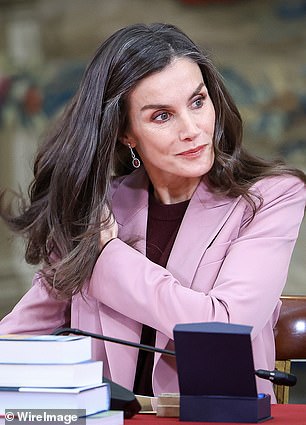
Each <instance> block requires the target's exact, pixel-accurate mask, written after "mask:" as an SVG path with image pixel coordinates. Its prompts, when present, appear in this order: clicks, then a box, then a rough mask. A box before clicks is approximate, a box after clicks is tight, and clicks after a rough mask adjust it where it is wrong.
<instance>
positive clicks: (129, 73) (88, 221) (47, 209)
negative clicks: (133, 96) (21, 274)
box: [0, 24, 306, 297]
mask: <svg viewBox="0 0 306 425" xmlns="http://www.w3.org/2000/svg"><path fill="white" fill-rule="evenodd" d="M178 57H187V58H190V59H191V60H193V61H194V62H195V63H197V64H198V65H199V67H200V69H201V72H202V74H203V78H204V82H205V84H206V86H207V89H208V92H209V95H210V97H211V99H212V102H213V105H214V108H215V113H216V122H215V132H214V150H215V161H214V164H213V167H212V169H211V170H210V172H209V173H208V176H207V177H208V181H209V183H210V186H211V190H213V191H216V192H219V193H221V194H226V195H227V196H231V197H237V196H239V195H242V196H244V197H245V198H246V199H248V201H249V202H251V203H252V200H251V197H250V193H249V189H250V187H251V186H252V184H253V183H254V182H255V181H257V180H259V179H262V178H263V177H265V176H272V175H280V174H285V173H289V174H293V175H296V176H298V177H300V178H301V179H302V180H304V181H306V177H305V175H304V174H303V173H302V172H301V171H299V170H295V169H290V168H288V167H286V166H285V165H284V164H283V163H281V162H269V161H265V160H262V159H258V158H256V157H254V156H252V155H250V154H249V153H247V152H246V151H245V150H244V149H243V147H242V145H241V143H242V122H241V117H240V114H239V112H238V110H237V108H236V106H235V104H234V102H233V100H232V98H231V96H230V95H229V93H228V91H227V90H226V88H225V87H224V84H223V82H222V78H221V77H220V75H219V73H218V71H217V70H216V68H215V66H214V65H213V64H212V62H211V60H210V59H209V57H208V55H207V54H206V53H205V52H203V51H202V50H201V49H200V48H199V47H198V46H197V45H195V44H194V42H193V41H192V40H190V38H189V37H188V36H187V35H185V34H184V33H183V32H182V31H181V30H179V29H178V28H176V27H175V26H173V25H166V24H151V25H144V24H135V25H131V26H128V27H126V28H123V29H120V30H119V31H117V32H115V33H114V34H113V35H112V36H111V37H109V38H108V39H107V40H106V41H104V42H103V43H102V44H101V45H100V47H99V48H98V50H97V52H96V54H95V55H94V57H93V59H92V61H91V62H90V63H89V65H88V67H87V69H86V70H85V73H84V76H83V79H82V81H81V84H80V86H79V89H78V91H77V93H76V95H75V96H74V97H73V99H72V100H71V102H70V104H69V105H68V106H67V108H66V110H65V111H64V113H63V114H62V116H61V117H60V118H59V119H58V120H57V122H56V124H55V125H54V126H53V127H52V128H51V130H50V131H49V133H48V134H47V135H46V136H45V140H44V142H43V143H42V145H41V147H40V148H39V150H38V153H37V157H36V160H35V165H34V180H33V182H32V184H31V186H30V188H29V198H30V201H29V202H26V203H24V202H22V203H21V204H20V208H19V211H18V213H15V214H14V213H12V211H11V209H10V208H7V206H6V207H5V206H4V194H2V196H1V207H0V214H1V216H2V218H3V219H4V220H5V221H6V223H7V224H8V225H9V226H10V227H11V229H13V230H14V231H17V232H19V233H21V234H23V235H24V236H25V238H26V241H27V247H26V253H25V258H26V261H27V262H29V263H31V264H42V270H43V273H44V276H45V279H46V282H47V285H48V287H50V288H55V289H56V293H57V294H58V295H59V296H61V297H71V296H72V295H73V294H75V293H78V292H79V291H81V290H82V287H83V285H84V283H85V282H86V281H87V279H88V278H89V277H90V275H91V272H92V269H93V267H94V264H95V262H96V260H97V257H98V255H99V233H100V230H101V229H103V228H105V227H106V226H109V225H110V221H111V218H110V216H108V217H105V219H104V220H103V221H101V217H102V216H103V209H104V208H105V206H107V207H108V208H109V211H111V200H110V195H109V193H110V184H111V181H112V178H113V176H114V174H115V175H122V174H126V173H128V172H130V170H129V169H128V166H127V164H128V163H129V160H128V159H127V157H126V155H127V154H128V153H129V152H128V149H127V148H126V147H125V146H124V145H123V144H122V143H121V142H119V140H118V139H119V137H120V135H121V134H123V133H124V131H125V129H126V128H127V125H128V99H129V93H130V92H131V90H132V89H133V88H134V87H135V86H136V85H137V83H138V82H139V81H140V80H142V79H143V78H145V77H147V76H149V75H150V74H152V73H155V72H159V71H161V70H163V69H164V68H165V67H167V65H169V64H170V63H171V61H172V60H173V59H174V58H178ZM253 207H254V204H253Z"/></svg>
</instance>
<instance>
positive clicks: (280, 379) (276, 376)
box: [255, 369, 297, 387]
mask: <svg viewBox="0 0 306 425" xmlns="http://www.w3.org/2000/svg"><path fill="white" fill-rule="evenodd" d="M255 375H256V376H258V377H259V378H262V379H268V380H269V381H271V382H273V384H276V385H285V386H287V387H293V386H294V385H295V384H296V381H297V378H296V376H295V375H292V374H291V373H286V372H280V371H279V370H276V369H275V370H264V369H258V370H255Z"/></svg>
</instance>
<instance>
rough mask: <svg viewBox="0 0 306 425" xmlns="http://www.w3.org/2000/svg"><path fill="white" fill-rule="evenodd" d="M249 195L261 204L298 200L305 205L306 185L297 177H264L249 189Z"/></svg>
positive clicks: (287, 175)
mask: <svg viewBox="0 0 306 425" xmlns="http://www.w3.org/2000/svg"><path fill="white" fill-rule="evenodd" d="M250 195H251V196H252V195H254V196H255V197H260V198H261V200H262V202H263V203H267V202H269V201H272V200H278V201H281V200H282V199H283V200H284V199H289V198H298V199H300V201H301V202H304V204H305V202H306V185H305V183H304V182H303V181H302V180H301V179H299V178H298V177H295V176H292V175H289V174H285V175H281V176H271V177H265V178H263V179H261V180H259V181H258V182H256V183H255V184H254V185H253V186H252V187H251V189H250Z"/></svg>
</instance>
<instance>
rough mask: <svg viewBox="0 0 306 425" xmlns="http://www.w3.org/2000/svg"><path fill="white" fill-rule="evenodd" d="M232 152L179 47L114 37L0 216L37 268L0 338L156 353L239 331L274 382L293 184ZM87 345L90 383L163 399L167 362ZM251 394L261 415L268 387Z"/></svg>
mask: <svg viewBox="0 0 306 425" xmlns="http://www.w3.org/2000/svg"><path fill="white" fill-rule="evenodd" d="M241 141H242V124H241V118H240V115H239V112H238V111H237V108H236V106H235V105H234V103H233V101H232V99H231V97H230V96H229V94H228V92H227V91H226V89H225V87H224V85H223V83H222V80H221V78H220V76H219V75H218V73H217V71H216V69H215V67H214V66H213V65H212V63H211V62H210V60H209V59H208V58H207V56H206V55H205V54H204V53H203V52H201V50H200V49H199V47H197V46H196V45H195V44H194V43H193V42H192V41H191V40H190V39H189V38H188V37H187V36H186V35H185V34H183V33H182V32H181V31H180V30H179V29H177V28H175V27H174V26H171V25H163V24H152V25H141V24H139V25H132V26H129V27H127V28H123V29H121V30H119V31H117V32H116V33H114V34H113V35H112V36H111V37H110V38H109V39H108V40H106V41H105V42H104V43H103V44H102V45H101V46H100V48H99V49H98V51H97V53H96V55H95V56H94V58H93V60H92V62H91V63H90V64H89V66H88V68H87V70H86V72H85V75H84V78H83V81H82V82H81V85H80V88H79V91H78V92H77V94H76V95H75V97H74V99H73V100H72V102H71V103H70V105H69V106H68V108H67V110H66V112H65V113H64V115H63V116H62V117H61V119H60V120H59V121H58V123H57V125H56V127H55V128H54V129H52V133H51V134H50V135H49V136H48V137H46V141H45V143H44V144H43V145H42V147H41V148H40V150H39V152H38V155H37V158H36V162H35V168H34V182H33V184H32V187H31V192H30V196H31V199H30V203H29V205H28V206H26V207H24V208H23V209H22V210H21V212H20V215H19V216H18V217H12V216H9V215H8V214H7V213H5V212H4V209H3V207H2V216H3V217H5V219H6V221H7V223H8V224H9V225H10V226H11V227H12V228H13V229H14V230H16V231H18V232H20V233H23V234H25V236H26V237H27V240H28V244H27V251H26V259H27V261H28V262H30V263H34V264H42V265H43V266H42V270H41V271H40V272H38V273H37V275H36V276H35V278H34V282H33V286H32V288H31V289H30V290H29V292H28V293H27V294H26V295H25V296H24V297H23V298H22V299H21V301H20V302H19V303H18V304H17V306H16V307H15V309H14V310H13V311H12V312H11V313H10V314H9V315H8V316H7V317H6V318H4V319H3V320H2V322H1V325H0V332H1V333H7V332H14V333H16V332H19V333H23V332H26V333H50V332H52V331H54V330H55V329H56V328H58V327H61V326H63V325H65V324H71V326H72V327H76V328H80V329H82V330H87V331H91V332H96V333H103V334H105V335H109V336H113V337H117V338H122V339H126V340H130V341H135V342H139V341H140V340H141V341H142V342H147V343H149V344H155V345H156V346H157V347H160V348H165V347H167V348H170V349H171V348H173V340H172V338H173V334H172V331H173V327H174V325H175V324H177V323H186V322H206V321H220V322H231V323H239V324H247V325H251V326H252V327H253V331H252V345H253V351H254V361H255V368H256V369H258V368H262V369H274V357H275V349H274V337H273V327H274V325H275V323H276V321H277V318H278V313H279V308H280V301H279V297H280V295H281V293H282V290H283V288H284V285H285V282H286V277H287V272H288V266H289V262H290V257H291V254H292V250H293V247H294V244H295V241H296V238H297V236H298V229H299V226H300V223H301V221H302V217H303V213H304V208H305V197H306V191H305V181H306V178H305V175H304V174H303V173H302V172H301V171H298V170H294V169H290V168H288V167H286V166H285V165H284V164H282V163H279V162H268V161H264V160H261V159H258V158H255V157H254V156H252V155H250V154H248V153H247V152H246V151H245V150H244V149H243V147H242V146H241ZM133 167H135V170H134V171H133V172H131V169H133ZM114 175H115V177H114ZM93 347H94V358H96V359H102V360H103V361H104V372H105V375H106V376H108V377H110V378H111V379H112V380H114V381H115V382H118V383H120V384H121V385H123V386H125V387H127V388H130V389H134V391H135V392H136V393H138V394H147V395H151V394H156V395H157V394H159V393H161V392H177V391H178V386H177V374H176V368H175V361H174V359H173V358H171V357H166V356H161V355H160V354H156V355H155V356H154V358H153V356H151V355H149V354H148V355H147V354H143V353H140V354H139V356H138V352H137V350H136V349H134V348H130V347H125V346H120V345H117V344H112V343H103V342H101V341H99V342H98V341H93ZM258 391H259V392H265V393H270V394H271V395H272V399H273V400H274V401H275V398H274V395H273V391H272V386H271V383H270V382H267V381H261V380H258Z"/></svg>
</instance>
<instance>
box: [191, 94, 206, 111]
mask: <svg viewBox="0 0 306 425" xmlns="http://www.w3.org/2000/svg"><path fill="white" fill-rule="evenodd" d="M204 100H205V99H204V96H203V95H201V96H198V97H197V98H196V99H195V100H194V101H193V102H192V106H193V107H194V108H196V109H199V108H202V106H203V104H204Z"/></svg>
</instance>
